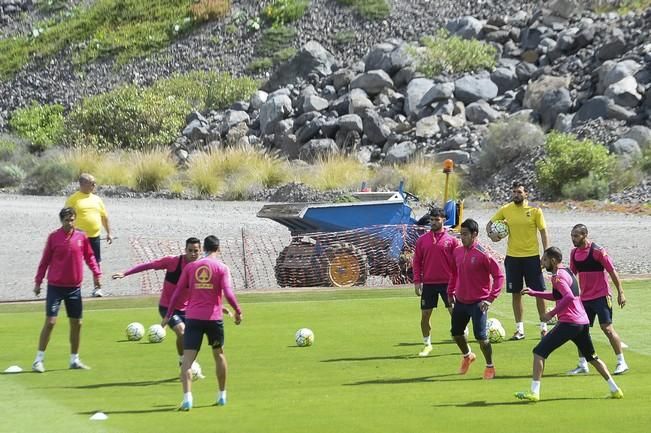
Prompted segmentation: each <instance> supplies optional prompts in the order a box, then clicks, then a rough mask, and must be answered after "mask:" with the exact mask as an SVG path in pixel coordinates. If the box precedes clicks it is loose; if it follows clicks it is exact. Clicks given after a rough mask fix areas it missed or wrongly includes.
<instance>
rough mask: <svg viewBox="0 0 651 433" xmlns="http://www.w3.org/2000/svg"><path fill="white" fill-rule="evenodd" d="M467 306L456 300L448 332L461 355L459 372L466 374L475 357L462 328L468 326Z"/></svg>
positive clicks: (468, 312)
mask: <svg viewBox="0 0 651 433" xmlns="http://www.w3.org/2000/svg"><path fill="white" fill-rule="evenodd" d="M469 307H471V306H469V305H466V304H462V303H461V302H456V303H455V304H454V308H453V309H452V317H451V319H450V322H451V324H452V326H451V329H450V333H451V334H452V338H453V339H454V342H455V343H457V346H458V347H459V350H460V351H461V354H462V355H463V357H462V358H461V365H460V366H459V374H466V373H467V372H468V369H469V368H470V365H471V364H472V363H473V362H474V361H475V359H476V358H477V357H476V356H475V354H474V353H472V350H471V349H470V346H469V345H468V340H467V339H466V336H465V334H464V330H465V329H466V326H468V322H469V321H470V317H471V313H470V308H469Z"/></svg>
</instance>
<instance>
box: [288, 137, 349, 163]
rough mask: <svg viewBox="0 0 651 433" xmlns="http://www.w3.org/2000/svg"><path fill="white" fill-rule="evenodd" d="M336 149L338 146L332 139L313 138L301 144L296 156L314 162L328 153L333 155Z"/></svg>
mask: <svg viewBox="0 0 651 433" xmlns="http://www.w3.org/2000/svg"><path fill="white" fill-rule="evenodd" d="M338 151H339V148H338V147H337V144H336V143H335V141H334V140H333V139H331V138H322V139H314V140H310V141H308V142H307V143H305V144H304V145H303V146H301V148H300V150H299V153H298V157H299V158H300V159H301V160H303V161H306V162H314V161H318V160H319V159H322V158H326V157H328V156H330V155H334V154H336V153H337V152H338Z"/></svg>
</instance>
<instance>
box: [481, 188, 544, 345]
mask: <svg viewBox="0 0 651 433" xmlns="http://www.w3.org/2000/svg"><path fill="white" fill-rule="evenodd" d="M500 220H505V221H506V223H507V225H508V227H509V237H508V244H507V247H506V258H505V259H504V270H505V271H506V292H507V293H511V294H512V295H513V299H512V304H513V315H514V317H515V328H516V329H515V333H514V334H513V336H512V337H511V340H522V339H524V322H523V315H524V304H523V302H522V295H521V294H520V292H521V291H522V289H523V281H522V280H523V279H524V282H525V283H526V285H527V287H529V288H531V289H533V290H536V291H544V290H545V280H544V279H543V274H542V268H541V266H540V246H539V244H538V233H540V240H541V242H542V247H543V251H544V250H546V249H547V247H548V246H549V238H548V237H547V226H546V224H545V217H544V216H543V212H542V209H540V208H538V207H533V206H529V203H528V202H527V188H526V186H525V185H524V184H523V183H522V182H517V181H516V182H513V187H512V202H511V203H508V204H506V205H504V206H502V207H501V208H500V209H499V210H498V211H497V213H496V214H495V215H493V217H492V218H491V220H490V221H489V222H488V224H487V225H486V232H487V233H488V236H489V237H490V238H491V240H492V241H493V242H497V241H499V240H500V239H499V237H497V235H496V234H494V233H493V231H492V230H491V228H492V224H493V222H495V221H500ZM536 307H537V308H538V314H539V316H540V317H542V316H543V315H544V314H545V313H546V310H545V300H544V299H542V298H539V297H536ZM540 333H541V335H545V334H546V333H547V323H546V322H542V321H541V322H540Z"/></svg>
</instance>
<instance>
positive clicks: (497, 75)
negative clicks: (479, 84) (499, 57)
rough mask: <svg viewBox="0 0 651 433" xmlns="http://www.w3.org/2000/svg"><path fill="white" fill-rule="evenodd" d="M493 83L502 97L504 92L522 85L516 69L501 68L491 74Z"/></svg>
mask: <svg viewBox="0 0 651 433" xmlns="http://www.w3.org/2000/svg"><path fill="white" fill-rule="evenodd" d="M491 81H492V82H493V83H495V84H496V85H497V94H498V95H502V94H504V92H507V91H509V90H513V89H515V88H517V87H518V86H519V85H520V79H519V78H518V75H517V74H516V72H515V68H508V67H504V66H502V67H499V68H496V69H495V70H494V71H493V72H491Z"/></svg>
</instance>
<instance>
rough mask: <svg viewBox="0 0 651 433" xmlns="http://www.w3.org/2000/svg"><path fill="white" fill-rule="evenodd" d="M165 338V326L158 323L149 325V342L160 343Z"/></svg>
mask: <svg viewBox="0 0 651 433" xmlns="http://www.w3.org/2000/svg"><path fill="white" fill-rule="evenodd" d="M164 339H165V328H163V327H162V326H160V325H151V326H150V327H149V329H148V330H147V340H149V342H150V343H160V342H161V341H163V340H164Z"/></svg>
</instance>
